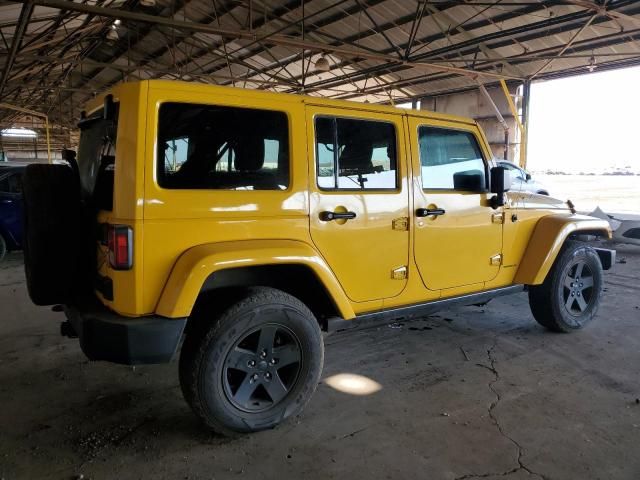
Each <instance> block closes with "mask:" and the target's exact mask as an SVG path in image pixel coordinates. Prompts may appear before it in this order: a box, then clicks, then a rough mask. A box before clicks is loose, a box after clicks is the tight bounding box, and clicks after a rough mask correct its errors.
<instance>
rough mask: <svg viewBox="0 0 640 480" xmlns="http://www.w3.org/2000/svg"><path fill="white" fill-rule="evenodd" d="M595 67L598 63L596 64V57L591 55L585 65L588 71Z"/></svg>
mask: <svg viewBox="0 0 640 480" xmlns="http://www.w3.org/2000/svg"><path fill="white" fill-rule="evenodd" d="M596 68H598V65H596V57H594V56H593V55H592V56H591V58H590V59H589V65H587V70H589V72H593V71H594V70H595V69H596Z"/></svg>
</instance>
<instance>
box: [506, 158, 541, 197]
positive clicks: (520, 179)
mask: <svg viewBox="0 0 640 480" xmlns="http://www.w3.org/2000/svg"><path fill="white" fill-rule="evenodd" d="M496 163H497V164H498V166H499V167H504V168H506V169H507V170H508V171H509V174H510V175H511V190H512V191H518V190H519V191H524V192H531V193H539V194H540V195H549V190H547V187H545V186H544V185H542V184H540V183H538V182H536V181H535V180H534V179H533V178H531V174H530V173H529V172H527V171H526V170H524V169H522V168H520V167H519V166H517V165H515V164H513V163H511V162H508V161H506V160H496Z"/></svg>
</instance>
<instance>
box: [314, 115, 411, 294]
mask: <svg viewBox="0 0 640 480" xmlns="http://www.w3.org/2000/svg"><path fill="white" fill-rule="evenodd" d="M307 125H308V127H307V131H308V138H309V141H308V144H309V158H310V159H313V161H310V162H309V165H310V167H309V178H310V186H309V188H310V191H311V195H310V200H311V204H310V215H311V220H310V222H311V237H312V239H313V242H314V244H315V245H316V247H317V248H318V250H319V251H320V253H321V254H322V256H323V257H324V258H325V260H326V261H327V263H328V264H329V266H330V268H331V269H332V270H333V272H334V273H335V275H336V277H337V278H338V281H339V282H340V284H341V285H342V287H343V288H344V290H345V292H346V294H347V296H348V297H349V298H350V299H351V300H352V301H354V302H365V301H371V300H379V299H383V298H389V297H394V296H396V295H398V294H399V293H400V292H401V291H402V290H403V288H404V287H405V285H406V282H407V280H406V277H407V265H408V255H409V230H408V216H409V195H408V183H407V162H406V159H407V155H406V152H405V138H404V131H403V128H402V115H393V114H380V113H376V112H366V111H358V110H343V109H339V110H338V109H332V108H325V107H316V106H312V105H309V106H307Z"/></svg>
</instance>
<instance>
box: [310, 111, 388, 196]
mask: <svg viewBox="0 0 640 480" xmlns="http://www.w3.org/2000/svg"><path fill="white" fill-rule="evenodd" d="M315 126H316V162H317V175H318V186H319V187H320V188H322V189H340V190H394V189H396V188H397V187H398V180H397V155H396V132H395V127H394V126H393V125H392V124H391V123H385V122H376V121H371V120H359V119H346V118H334V117H318V118H316V121H315Z"/></svg>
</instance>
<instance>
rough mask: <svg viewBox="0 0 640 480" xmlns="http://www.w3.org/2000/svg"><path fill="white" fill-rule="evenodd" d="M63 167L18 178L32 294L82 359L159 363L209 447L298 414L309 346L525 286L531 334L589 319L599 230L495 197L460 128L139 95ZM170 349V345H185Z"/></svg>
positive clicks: (474, 131) (384, 112) (337, 106)
mask: <svg viewBox="0 0 640 480" xmlns="http://www.w3.org/2000/svg"><path fill="white" fill-rule="evenodd" d="M79 126H80V130H81V134H80V144H79V149H78V152H77V160H76V158H75V155H72V154H68V155H66V158H67V160H68V161H69V164H70V166H71V168H70V167H69V166H64V165H33V166H29V167H28V168H27V171H26V175H25V180H24V192H25V197H24V199H25V208H26V215H25V218H26V238H27V242H26V248H25V269H26V274H27V286H28V290H29V294H30V296H31V299H32V300H33V301H34V302H35V303H36V304H39V305H54V304H60V305H62V309H63V310H64V312H65V315H66V320H65V321H64V322H63V323H62V333H63V334H65V335H67V336H69V337H74V338H75V337H77V338H79V341H80V346H81V347H82V350H83V351H84V353H85V354H86V355H87V356H88V357H89V358H90V359H92V360H105V361H111V362H117V363H124V364H130V365H131V364H144V363H162V362H167V361H170V360H171V359H172V358H173V357H174V354H176V352H177V350H178V349H179V347H180V345H181V350H180V354H179V356H180V359H179V376H180V384H181V387H182V391H183V394H184V397H185V399H186V400H187V402H188V403H189V405H190V406H191V408H192V410H193V412H194V413H195V414H196V415H197V416H198V417H199V418H200V419H201V421H202V422H203V423H204V424H205V425H206V426H208V427H209V428H211V429H214V430H216V431H218V432H222V433H225V434H235V433H238V432H252V431H256V430H262V429H266V428H272V427H274V426H276V425H277V424H278V423H280V422H281V421H283V420H285V419H286V418H288V417H290V416H292V415H294V414H297V413H298V412H300V410H301V409H302V408H303V406H304V405H305V404H306V403H307V402H308V400H309V399H310V397H311V395H312V393H313V392H314V390H315V388H316V386H317V384H318V381H319V379H320V375H321V371H322V366H323V361H324V346H323V339H322V334H321V332H322V330H331V329H332V328H335V327H336V325H339V324H340V323H341V322H343V321H351V320H354V319H358V318H360V319H372V318H373V319H388V318H394V317H397V316H403V317H405V318H406V317H409V316H417V315H425V314H428V313H430V312H433V311H435V310H437V309H441V308H445V307H446V306H448V305H452V304H459V303H461V304H475V303H481V302H484V301H487V300H488V299H490V298H492V297H494V296H497V295H503V294H507V293H515V292H522V291H524V290H528V295H529V301H530V305H531V310H532V312H533V315H534V317H535V319H536V320H537V321H538V322H539V323H540V324H542V325H543V326H545V327H546V328H548V329H550V330H552V331H558V332H571V331H575V330H578V329H580V328H582V327H584V326H585V325H586V324H588V323H589V322H590V321H591V320H592V319H593V317H594V316H595V315H596V312H597V310H598V306H599V304H600V299H601V295H602V284H603V278H602V277H603V274H602V271H603V269H607V268H609V267H610V266H611V264H612V263H613V254H614V253H615V252H613V251H610V250H603V249H595V248H593V247H592V246H590V245H588V244H584V243H581V242H579V241H577V235H580V234H583V233H589V234H591V235H601V236H605V237H610V236H611V231H610V228H609V224H608V223H607V222H606V221H604V220H601V219H597V218H591V217H588V216H581V215H576V214H575V212H574V211H573V209H572V207H571V205H567V204H565V203H563V202H560V201H558V200H555V199H552V198H550V197H542V196H540V195H530V194H523V193H521V192H517V191H516V192H512V191H509V186H510V180H511V176H510V175H509V174H508V173H507V171H506V170H505V168H504V167H499V166H497V165H495V163H494V162H493V161H492V160H491V156H490V152H491V150H490V147H489V145H488V142H487V140H486V138H485V136H484V134H483V132H482V130H481V129H480V127H479V126H478V124H477V123H476V122H475V121H474V120H471V119H468V118H463V117H455V116H450V115H443V114H438V113H431V112H422V111H414V110H412V111H407V110H400V109H395V108H393V107H387V106H379V105H366V104H357V103H350V102H344V101H335V100H327V99H320V98H312V97H306V96H298V95H286V94H280V93H270V92H260V91H255V90H242V89H234V88H225V87H217V86H210V85H198V84H193V83H184V82H169V81H159V80H150V81H142V82H137V83H124V84H121V85H118V86H116V87H114V88H113V90H112V91H111V92H109V93H108V94H106V95H104V96H102V97H100V98H96V99H95V100H94V101H92V102H91V103H89V104H88V105H87V107H86V112H85V113H84V114H83V115H82V118H81V120H80V125H79ZM183 338H184V341H183V342H182V339H183Z"/></svg>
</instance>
